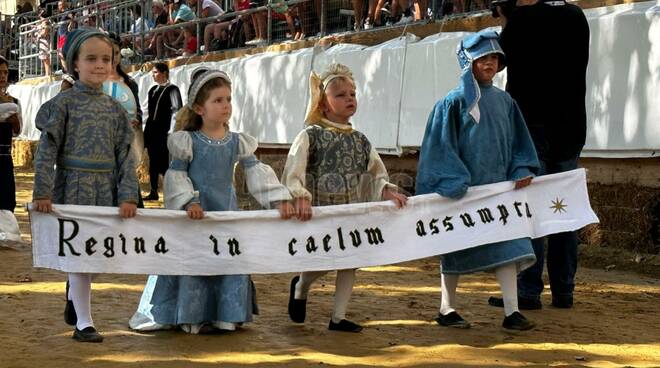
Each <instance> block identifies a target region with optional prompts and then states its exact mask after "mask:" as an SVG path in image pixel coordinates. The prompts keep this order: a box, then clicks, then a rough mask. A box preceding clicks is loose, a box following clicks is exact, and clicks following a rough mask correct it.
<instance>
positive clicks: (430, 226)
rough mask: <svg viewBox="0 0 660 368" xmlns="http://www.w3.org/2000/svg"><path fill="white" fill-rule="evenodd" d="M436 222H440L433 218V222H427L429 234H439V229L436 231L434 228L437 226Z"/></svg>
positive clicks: (436, 228)
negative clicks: (429, 229)
mask: <svg viewBox="0 0 660 368" xmlns="http://www.w3.org/2000/svg"><path fill="white" fill-rule="evenodd" d="M438 221H440V220H438V219H436V218H434V219H433V220H431V222H429V228H431V234H437V233H439V232H440V229H438V227H437V226H435V224H437V223H438Z"/></svg>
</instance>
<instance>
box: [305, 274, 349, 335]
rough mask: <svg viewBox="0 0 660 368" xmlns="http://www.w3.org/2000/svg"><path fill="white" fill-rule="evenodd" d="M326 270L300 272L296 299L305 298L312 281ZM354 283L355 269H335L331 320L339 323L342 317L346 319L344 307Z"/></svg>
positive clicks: (346, 306) (346, 305) (346, 304)
mask: <svg viewBox="0 0 660 368" xmlns="http://www.w3.org/2000/svg"><path fill="white" fill-rule="evenodd" d="M328 272H329V271H311V272H303V273H301V274H300V280H299V281H298V283H297V284H296V292H295V295H294V297H295V298H296V299H307V294H308V293H309V288H310V286H312V283H313V282H314V281H316V279H318V278H319V277H321V276H323V275H325V274H326V273H328ZM354 283H355V269H350V270H337V280H336V281H335V306H334V308H333V310H332V321H333V322H335V323H339V321H341V320H342V319H346V308H348V301H349V300H350V299H351V293H352V292H353V284H354Z"/></svg>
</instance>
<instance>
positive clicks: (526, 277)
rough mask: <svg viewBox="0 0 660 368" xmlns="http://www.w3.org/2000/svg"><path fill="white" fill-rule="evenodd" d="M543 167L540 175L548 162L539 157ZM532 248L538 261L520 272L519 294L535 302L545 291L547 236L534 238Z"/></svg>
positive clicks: (545, 169) (544, 171)
mask: <svg viewBox="0 0 660 368" xmlns="http://www.w3.org/2000/svg"><path fill="white" fill-rule="evenodd" d="M539 163H540V164H541V169H540V170H539V173H538V174H539V175H545V174H546V171H547V162H546V160H544V159H539ZM532 248H533V249H534V255H535V256H536V263H534V265H532V266H531V267H529V268H527V269H526V270H524V271H522V272H520V273H519V274H518V296H519V297H520V298H521V300H522V299H524V300H525V301H529V302H531V303H530V304H533V303H535V302H537V301H538V300H540V299H541V293H542V292H543V266H544V260H545V237H543V238H537V239H532Z"/></svg>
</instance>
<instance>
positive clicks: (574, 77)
mask: <svg viewBox="0 0 660 368" xmlns="http://www.w3.org/2000/svg"><path fill="white" fill-rule="evenodd" d="M521 1H525V0H518V5H527V6H518V7H517V8H515V10H513V12H512V13H511V14H510V15H509V17H508V18H507V19H506V21H507V22H506V25H505V26H504V29H503V30H502V34H501V36H500V44H501V46H502V49H503V50H504V53H505V55H506V65H507V87H506V90H507V92H509V94H511V96H512V97H513V98H514V99H515V100H516V102H517V103H518V105H519V106H520V109H521V111H522V113H523V116H524V117H525V121H526V123H527V127H528V129H529V132H530V134H531V136H532V139H533V140H534V145H535V147H536V151H537V154H538V157H539V160H540V163H541V171H540V172H539V174H540V175H545V174H553V173H558V172H563V171H569V170H573V169H576V168H577V161H578V158H579V156H580V152H581V151H582V147H583V146H584V143H585V139H586V130H587V124H586V120H587V118H586V108H585V95H586V72H587V64H588V61H589V25H588V23H587V20H586V17H585V16H584V13H583V12H582V9H580V8H579V7H578V6H575V5H572V4H568V3H566V2H565V1H563V0H558V1H554V0H553V1H551V0H539V1H534V0H531V5H530V4H529V1H530V0H526V1H528V4H521ZM547 238H548V256H547V264H548V274H549V277H550V289H551V291H552V304H553V306H555V307H558V308H570V307H572V305H573V289H574V287H575V284H574V277H575V271H576V269H577V235H576V233H575V232H566V233H560V234H553V235H549V236H548V237H547ZM544 241H545V238H540V239H534V241H533V247H534V253H535V254H536V259H537V262H536V264H535V265H534V266H532V267H530V268H528V269H526V270H524V271H523V272H521V273H520V274H519V275H518V300H519V306H520V308H521V309H540V308H541V307H542V306H541V300H540V295H541V292H542V291H543V287H544V286H543V279H542V274H543V263H544ZM489 303H490V304H491V305H496V306H500V305H501V304H502V300H501V299H500V298H491V299H490V300H489Z"/></svg>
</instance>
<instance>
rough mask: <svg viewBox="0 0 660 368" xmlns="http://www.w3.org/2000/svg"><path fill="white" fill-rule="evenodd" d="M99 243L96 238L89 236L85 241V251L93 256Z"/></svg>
mask: <svg viewBox="0 0 660 368" xmlns="http://www.w3.org/2000/svg"><path fill="white" fill-rule="evenodd" d="M96 243H98V242H97V241H96V239H94V238H89V239H87V241H85V253H87V255H88V256H91V255H92V254H94V253H96V251H95V250H94V246H95V245H96Z"/></svg>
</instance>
